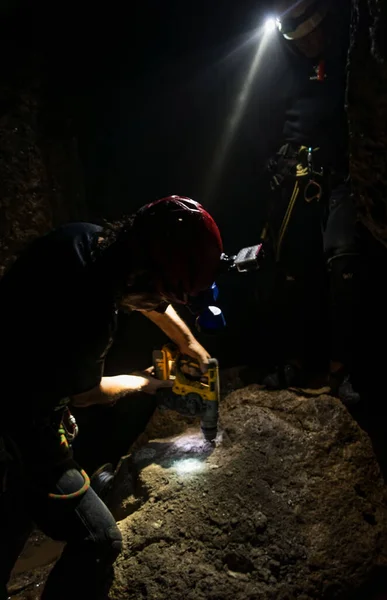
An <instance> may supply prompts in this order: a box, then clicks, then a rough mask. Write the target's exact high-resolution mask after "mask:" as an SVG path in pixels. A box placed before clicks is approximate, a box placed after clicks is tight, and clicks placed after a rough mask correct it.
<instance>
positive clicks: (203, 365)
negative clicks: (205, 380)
mask: <svg viewBox="0 0 387 600" xmlns="http://www.w3.org/2000/svg"><path fill="white" fill-rule="evenodd" d="M179 350H180V352H181V353H182V354H186V355H187V356H191V357H192V358H194V359H195V360H196V361H197V362H198V363H199V365H200V370H201V372H202V373H207V371H208V361H209V360H210V358H211V356H210V355H209V354H208V352H207V350H206V349H205V348H203V346H202V345H201V344H199V342H198V341H197V340H193V341H192V342H189V343H188V344H187V345H185V346H184V347H180V348H179Z"/></svg>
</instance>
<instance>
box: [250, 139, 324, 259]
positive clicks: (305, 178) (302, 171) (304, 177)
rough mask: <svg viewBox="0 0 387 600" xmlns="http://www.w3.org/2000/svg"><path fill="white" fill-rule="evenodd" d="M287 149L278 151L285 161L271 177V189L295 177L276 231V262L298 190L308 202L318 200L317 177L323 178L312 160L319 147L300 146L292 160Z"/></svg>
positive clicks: (321, 172) (265, 232)
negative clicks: (278, 228)
mask: <svg viewBox="0 0 387 600" xmlns="http://www.w3.org/2000/svg"><path fill="white" fill-rule="evenodd" d="M288 149H289V147H288V146H285V147H284V148H283V149H281V151H280V153H279V155H280V156H282V158H283V160H284V162H285V167H284V169H281V168H280V171H279V173H276V174H275V175H274V176H273V178H272V189H276V188H277V189H278V188H279V187H280V186H282V184H283V182H284V180H285V179H286V177H288V176H289V177H292V178H295V183H294V187H293V190H292V194H291V197H290V200H289V204H288V206H287V209H286V213H285V216H284V218H283V220H282V223H281V227H280V230H279V233H278V242H277V244H276V252H275V258H276V262H278V261H279V259H280V255H281V247H282V243H283V240H284V236H285V233H286V231H287V228H288V225H289V222H290V218H291V216H292V213H293V209H294V206H295V203H296V200H297V198H298V196H299V194H300V192H301V191H302V193H303V197H304V200H305V202H307V203H308V204H309V203H311V202H314V201H316V202H319V201H320V200H321V197H322V195H323V189H322V185H321V184H320V183H319V181H318V179H320V180H321V179H322V178H323V175H324V172H323V169H322V168H321V169H320V171H316V169H315V166H314V161H313V153H314V152H317V151H318V150H319V148H311V147H307V146H301V147H300V148H299V149H298V152H297V155H296V158H295V159H294V160H292V157H291V156H289V155H288ZM287 163H289V164H287ZM266 234H267V225H266V226H265V228H264V230H263V232H262V234H261V237H262V235H265V237H266Z"/></svg>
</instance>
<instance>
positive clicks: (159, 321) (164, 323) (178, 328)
mask: <svg viewBox="0 0 387 600" xmlns="http://www.w3.org/2000/svg"><path fill="white" fill-rule="evenodd" d="M143 314H144V315H145V316H146V317H148V319H150V320H151V321H152V322H153V323H155V324H156V325H157V326H158V327H160V329H161V330H162V331H163V332H164V333H165V334H166V335H167V336H168V337H169V339H171V340H172V341H173V342H175V343H176V344H177V345H178V346H179V348H184V347H185V346H188V345H189V344H190V343H192V342H194V341H195V337H194V335H193V334H192V332H191V330H190V329H189V327H188V326H187V325H186V324H185V323H184V321H183V320H182V319H181V318H180V317H179V315H178V314H177V312H176V311H175V309H174V308H173V307H172V306H171V305H169V306H168V308H167V310H166V311H165V312H164V313H158V312H156V311H148V312H144V313H143Z"/></svg>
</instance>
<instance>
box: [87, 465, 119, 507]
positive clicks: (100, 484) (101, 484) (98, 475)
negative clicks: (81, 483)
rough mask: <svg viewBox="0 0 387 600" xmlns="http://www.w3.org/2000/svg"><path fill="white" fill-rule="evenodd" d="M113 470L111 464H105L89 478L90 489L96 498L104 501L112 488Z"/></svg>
mask: <svg viewBox="0 0 387 600" xmlns="http://www.w3.org/2000/svg"><path fill="white" fill-rule="evenodd" d="M113 482H114V469H113V465H112V464H111V463H106V464H104V465H102V467H100V468H99V469H97V470H96V471H95V472H94V473H93V475H92V476H91V477H90V487H92V488H93V490H94V491H95V493H96V494H97V496H99V497H100V498H101V500H104V499H105V498H106V497H107V495H108V494H109V492H110V490H111V489H112V487H113Z"/></svg>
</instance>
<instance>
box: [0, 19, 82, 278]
mask: <svg viewBox="0 0 387 600" xmlns="http://www.w3.org/2000/svg"><path fill="white" fill-rule="evenodd" d="M2 27H5V25H4V24H2ZM2 32H3V30H2V28H0V35H1V34H2ZM0 41H2V40H0ZM2 48H3V44H2V43H0V49H2ZM4 52H5V53H6V54H8V48H7V50H6V51H5V50H3V53H4ZM41 61H42V59H41V57H40V58H39V56H35V55H33V54H31V56H29V58H28V60H27V59H26V58H25V56H24V57H22V59H21V60H17V58H15V57H13V62H10V63H9V64H8V65H7V68H6V69H5V70H4V71H3V73H2V80H1V82H0V277H1V276H2V275H3V273H4V270H5V269H6V268H7V266H8V265H9V264H11V263H12V261H13V260H14V258H15V256H17V254H18V253H19V252H20V251H21V250H22V249H23V248H24V246H25V245H26V244H27V243H28V242H29V241H31V240H32V239H34V238H35V237H37V236H39V235H42V234H43V233H45V232H46V231H48V230H49V229H50V228H51V227H52V226H55V225H57V224H59V223H61V222H65V221H68V220H72V219H76V218H78V219H79V218H82V217H85V215H86V208H85V202H84V193H83V185H82V177H81V174H80V169H79V157H78V153H77V145H76V141H75V137H74V134H73V133H72V131H71V126H70V125H71V124H70V121H69V117H68V115H66V113H65V112H58V107H57V105H56V103H55V102H54V101H53V100H52V99H51V98H50V97H49V96H48V95H47V93H46V91H47V90H46V89H45V85H46V84H45V73H44V69H43V65H42V64H41Z"/></svg>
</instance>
